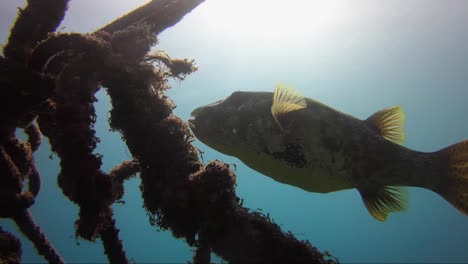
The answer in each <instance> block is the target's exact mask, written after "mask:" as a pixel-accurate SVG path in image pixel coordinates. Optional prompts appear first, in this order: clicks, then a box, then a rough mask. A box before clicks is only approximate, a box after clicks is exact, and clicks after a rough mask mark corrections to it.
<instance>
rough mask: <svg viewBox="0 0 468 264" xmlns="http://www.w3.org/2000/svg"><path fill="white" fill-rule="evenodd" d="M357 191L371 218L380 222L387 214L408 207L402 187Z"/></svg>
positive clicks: (405, 192) (406, 195) (406, 194)
mask: <svg viewBox="0 0 468 264" xmlns="http://www.w3.org/2000/svg"><path fill="white" fill-rule="evenodd" d="M358 191H359V193H360V194H361V197H362V201H363V202H364V205H365V206H366V208H367V210H368V211H369V213H370V214H371V215H372V217H374V218H375V219H377V220H379V221H382V222H383V221H385V220H386V219H387V216H388V214H389V213H391V212H397V211H404V210H405V209H406V208H407V207H408V192H407V190H406V189H405V188H403V187H396V186H382V187H379V188H376V189H374V188H372V189H371V188H367V189H360V188H358Z"/></svg>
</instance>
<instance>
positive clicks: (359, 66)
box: [0, 0, 468, 263]
mask: <svg viewBox="0 0 468 264" xmlns="http://www.w3.org/2000/svg"><path fill="white" fill-rule="evenodd" d="M128 2H132V3H128ZM144 2H146V1H124V0H113V1H110V0H107V1H90V0H79V1H76V0H75V1H71V5H70V10H69V13H68V16H67V18H66V20H65V21H64V24H63V25H64V26H65V28H64V29H63V30H62V31H64V32H67V31H76V32H92V31H94V30H96V29H98V28H99V27H100V26H102V25H103V24H105V23H107V22H110V21H111V20H112V19H114V18H116V17H118V16H120V15H122V14H124V13H125V12H128V11H130V10H132V9H133V8H135V7H137V6H138V5H139V4H142V3H144ZM349 2H350V1H347V2H345V1H323V2H318V1H298V0H295V1H283V5H286V3H288V4H290V5H291V6H281V3H276V2H275V1H271V2H268V3H267V1H260V0H250V1H249V3H250V4H249V5H247V4H246V1H245V0H243V1H230V2H229V1H227V0H207V1H206V2H205V3H203V4H202V5H200V6H199V7H198V8H197V9H196V10H195V11H193V12H192V13H191V14H189V15H188V16H186V18H185V19H184V20H183V21H182V22H180V23H179V24H177V25H176V26H174V27H172V28H170V29H168V30H166V31H165V32H163V33H162V34H160V36H159V40H160V44H159V45H158V46H157V48H159V49H164V50H165V51H167V52H168V54H170V55H171V56H172V57H181V58H194V59H195V60H196V62H197V65H198V66H199V71H198V72H196V73H195V74H193V75H190V76H189V77H188V78H187V79H186V80H185V81H183V82H177V81H173V82H172V85H173V89H172V90H170V91H169V92H168V94H169V96H170V97H171V99H172V100H173V101H174V102H175V103H176V104H177V106H178V107H177V108H176V109H175V111H174V112H175V114H176V115H178V116H180V117H181V118H182V119H184V120H187V119H188V118H189V117H190V112H191V111H192V110H193V109H194V108H196V107H198V106H200V105H204V104H208V103H211V102H213V101H215V100H219V99H222V98H224V97H226V96H228V95H230V94H231V93H232V92H234V91H237V90H249V91H260V90H262V91H272V90H273V89H274V86H275V84H276V83H277V82H287V83H290V84H292V85H294V86H295V87H297V88H298V89H300V90H301V91H302V93H303V94H304V95H305V96H307V97H310V98H313V99H315V100H318V101H321V102H323V103H325V104H328V105H330V106H332V107H334V108H335V109H338V110H340V111H343V112H346V113H348V114H351V115H353V116H355V117H358V118H367V117H368V116H369V115H371V114H372V113H374V112H375V111H377V110H379V109H382V108H385V107H388V106H392V105H397V104H399V105H402V106H403V108H404V109H405V112H406V117H407V119H406V120H407V121H406V141H405V144H404V145H405V146H406V147H408V148H411V149H415V150H419V151H428V152H429V151H436V150H438V149H441V148H443V147H446V146H448V145H450V144H453V143H456V142H459V141H461V140H464V139H468V122H467V121H468V118H467V116H468V104H467V98H468V50H467V45H466V44H467V43H468V27H467V26H466V25H468V2H467V1H463V0H459V1H456V0H452V1H442V0H440V1H434V0H413V1H404V0H392V1H385V2H384V1H370V0H369V1H353V2H352V4H351V3H349ZM23 4H24V1H17V0H16V1H14V0H6V1H5V2H2V4H1V5H2V8H1V10H0V20H1V23H0V25H1V27H0V34H1V35H0V36H1V38H0V41H3V43H5V39H6V37H7V30H8V28H9V27H10V25H11V21H12V19H13V18H14V16H15V13H16V9H15V7H16V6H22V5H23ZM241 6H243V8H242V9H240V8H239V7H241ZM262 6H264V7H265V8H268V10H270V11H265V10H264V11H261V10H259V8H260V7H262ZM91 7H92V8H91ZM104 10H105V11H104ZM97 97H98V99H99V101H98V102H97V103H96V105H95V106H96V108H97V114H98V120H97V123H96V131H97V135H98V136H99V137H100V138H101V143H100V144H99V146H98V148H97V150H96V152H97V153H100V154H103V155H104V157H103V161H104V165H103V169H104V170H105V171H109V170H110V169H111V168H112V167H113V166H114V165H115V164H118V163H120V162H121V161H122V160H126V159H129V158H130V156H129V151H128V150H127V148H126V146H125V145H124V144H123V142H122V141H121V139H120V135H119V134H116V133H112V132H109V126H108V124H107V119H108V110H109V109H110V103H109V99H108V97H107V95H106V94H105V92H104V91H103V90H101V91H100V92H99V93H98V94H97ZM20 134H21V133H20V132H19V133H18V135H20ZM195 144H196V146H197V147H198V148H200V149H201V150H203V151H204V152H205V154H204V159H205V161H207V160H213V159H221V160H223V161H225V162H227V163H235V164H237V171H236V173H237V178H238V181H237V194H238V196H239V197H241V198H243V200H244V206H246V207H249V208H251V209H259V210H262V211H263V212H265V213H269V215H270V216H271V217H272V218H273V219H274V221H275V222H276V223H278V224H280V225H281V227H282V229H283V230H284V231H288V230H290V231H291V232H292V233H293V234H294V235H296V237H297V238H299V239H304V240H305V239H307V240H309V241H310V242H311V243H312V244H313V245H314V246H317V247H318V248H319V249H320V250H328V251H329V252H330V253H332V254H333V255H334V256H336V257H337V258H338V259H339V260H340V261H342V262H344V263H350V262H354V263H356V262H371V263H384V262H385V263H389V262H392V263H396V262H402V263H416V262H417V263H429V262H433V263H441V262H444V263H449V262H452V263H455V262H456V263H468V248H467V244H468V218H467V217H466V216H464V215H463V214H462V213H460V212H459V211H457V210H456V209H454V208H453V207H452V206H451V205H450V204H448V203H447V202H446V201H445V200H444V199H442V198H441V197H439V196H438V195H437V194H435V193H433V192H431V191H428V190H425V189H420V188H409V193H410V206H409V209H408V210H407V211H405V212H402V213H396V214H391V215H390V217H389V218H388V220H387V221H386V222H383V223H381V222H377V221H375V220H374V219H373V218H372V217H371V216H370V215H369V214H368V212H367V210H366V209H365V207H364V206H363V204H362V201H361V198H360V196H359V194H358V192H357V191H356V190H349V191H340V192H336V193H331V194H316V193H308V192H305V191H303V190H300V189H298V188H294V187H291V186H287V185H283V184H280V183H278V182H275V181H273V180H272V179H270V178H269V177H265V176H263V175H261V174H259V173H257V172H255V171H253V170H251V169H249V168H247V167H246V166H245V165H243V164H242V163H241V162H240V161H239V160H238V159H236V158H233V157H228V156H224V155H222V154H220V153H218V152H216V151H214V150H212V149H210V148H209V147H207V146H206V145H203V144H202V143H200V142H198V141H197V142H195ZM50 154H51V152H50V149H49V145H48V142H47V140H44V142H43V144H42V146H41V148H40V149H39V151H38V152H37V153H36V154H35V159H36V163H37V166H38V169H39V171H40V172H41V175H42V187H41V192H40V194H39V195H38V197H37V200H36V204H35V205H34V206H33V207H32V208H31V212H32V214H33V215H34V218H35V219H36V221H37V222H38V224H39V225H40V226H41V228H42V229H43V230H44V231H45V233H46V234H47V236H48V237H49V239H50V240H51V241H52V243H53V244H54V245H55V247H56V248H57V249H58V251H59V252H60V253H61V255H62V256H63V257H64V259H65V260H66V261H68V262H107V259H106V257H105V256H104V254H103V248H102V245H101V243H100V241H97V242H96V243H90V242H87V241H83V240H78V241H76V240H75V238H74V225H73V223H74V221H75V220H76V218H77V212H78V209H77V207H76V206H75V205H74V204H72V203H71V202H70V201H69V200H68V199H67V198H66V197H65V196H63V194H62V192H61V190H60V189H59V188H58V186H57V183H56V177H57V174H58V172H59V167H58V162H59V159H58V157H57V156H55V155H53V156H52V157H53V158H52V159H49V155H50ZM139 184H140V180H139V179H138V178H136V179H133V180H130V181H128V182H126V183H125V190H126V193H125V196H124V200H125V201H126V203H125V204H124V205H122V204H115V205H114V210H115V218H116V221H117V227H118V228H120V230H121V231H120V238H121V239H122V240H123V244H124V247H125V250H126V252H127V256H128V258H130V259H134V260H135V261H136V262H138V263H143V262H172V263H173V262H180V263H182V262H184V263H185V262H186V261H187V260H190V259H191V258H192V255H193V249H192V248H189V247H188V246H187V245H186V243H185V242H184V241H182V240H178V239H175V238H173V237H172V236H171V235H170V233H169V232H167V231H158V230H157V228H155V227H151V226H150V225H149V222H148V217H147V215H146V213H145V211H144V209H143V208H142V200H141V195H140V192H139ZM0 225H1V226H3V228H4V229H6V230H8V231H11V232H13V233H14V234H16V235H17V236H19V237H20V238H21V241H22V245H23V259H22V260H23V262H43V261H44V260H43V259H42V258H41V257H39V256H38V255H37V254H36V253H35V250H34V249H33V247H32V245H31V243H30V242H29V241H27V240H25V239H24V238H23V236H21V235H20V234H19V232H18V230H17V228H16V227H15V225H14V224H13V223H12V222H11V221H9V220H5V219H0ZM215 260H216V261H220V259H218V258H216V259H215Z"/></svg>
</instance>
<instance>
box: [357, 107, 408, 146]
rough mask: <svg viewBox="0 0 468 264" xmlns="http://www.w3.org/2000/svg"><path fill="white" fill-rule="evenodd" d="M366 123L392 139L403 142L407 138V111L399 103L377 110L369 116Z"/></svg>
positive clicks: (383, 135) (398, 142)
mask: <svg viewBox="0 0 468 264" xmlns="http://www.w3.org/2000/svg"><path fill="white" fill-rule="evenodd" d="M366 123H367V124H368V125H369V126H370V127H371V128H372V129H373V130H374V131H376V132H377V133H379V134H380V135H381V136H382V137H384V138H386V139H388V140H390V141H393V142H395V143H397V144H402V143H403V141H404V140H405V131H404V126H405V113H404V112H403V109H402V107H401V106H399V105H397V106H392V107H389V108H385V109H382V110H380V111H378V112H376V113H375V114H373V115H371V116H370V117H369V118H367V120H366Z"/></svg>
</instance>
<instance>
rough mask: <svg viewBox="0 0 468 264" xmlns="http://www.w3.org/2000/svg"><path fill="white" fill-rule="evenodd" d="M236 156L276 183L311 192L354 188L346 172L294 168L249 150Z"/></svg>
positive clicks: (244, 149)
mask: <svg viewBox="0 0 468 264" xmlns="http://www.w3.org/2000/svg"><path fill="white" fill-rule="evenodd" d="M235 156H236V157H238V158H239V159H240V160H242V162H244V163H245V164H246V165H247V166H249V167H250V168H252V169H254V170H256V171H258V172H260V173H261V174H264V175H265V176H268V177H270V178H272V179H274V180H275V181H278V182H281V183H285V184H289V185H292V186H296V187H298V188H301V189H303V190H306V191H309V192H317V193H328V192H334V191H340V190H345V189H352V188H354V186H353V185H352V184H351V183H350V182H349V181H348V180H347V178H348V177H346V175H344V172H333V171H331V170H330V169H327V168H310V167H309V168H308V167H305V168H294V167H291V166H289V165H287V164H286V163H285V162H284V161H282V160H280V159H275V158H274V157H272V156H270V155H268V154H265V153H261V152H256V151H251V150H248V149H247V148H243V150H242V152H241V153H236V155H235Z"/></svg>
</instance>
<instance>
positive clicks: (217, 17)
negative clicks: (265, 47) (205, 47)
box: [203, 0, 349, 42]
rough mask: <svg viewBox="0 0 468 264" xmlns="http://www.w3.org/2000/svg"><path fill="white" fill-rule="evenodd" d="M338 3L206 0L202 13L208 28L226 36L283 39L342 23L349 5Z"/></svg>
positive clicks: (295, 0)
mask: <svg viewBox="0 0 468 264" xmlns="http://www.w3.org/2000/svg"><path fill="white" fill-rule="evenodd" d="M339 3H343V2H342V1H340V2H339ZM339 3H338V2H337V1H334V0H328V1H313V0H289V1H284V0H236V1H231V0H215V1H209V2H207V3H206V6H205V7H204V10H203V11H204V12H203V16H204V19H205V20H206V25H208V27H210V29H211V30H214V31H216V32H217V33H219V34H223V35H226V36H228V37H233V38H237V37H239V36H242V37H243V38H250V39H252V40H265V41H270V40H273V41H281V42H283V41H284V42H286V41H288V40H291V39H290V38H293V39H294V38H297V37H303V36H304V35H309V36H310V35H316V34H322V33H327V32H330V31H333V30H334V29H335V28H336V27H337V26H339V25H340V24H343V22H344V20H345V19H346V14H347V12H346V11H347V9H349V6H344V5H343V4H341V5H340V4H339Z"/></svg>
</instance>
